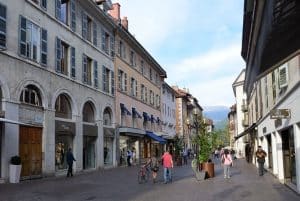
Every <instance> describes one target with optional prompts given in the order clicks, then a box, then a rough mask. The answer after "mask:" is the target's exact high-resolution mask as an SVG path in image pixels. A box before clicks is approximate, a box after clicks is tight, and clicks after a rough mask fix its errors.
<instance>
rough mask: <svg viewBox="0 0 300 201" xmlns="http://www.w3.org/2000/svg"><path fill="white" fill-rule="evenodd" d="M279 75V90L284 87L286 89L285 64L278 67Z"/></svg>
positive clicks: (286, 70) (286, 72)
mask: <svg viewBox="0 0 300 201" xmlns="http://www.w3.org/2000/svg"><path fill="white" fill-rule="evenodd" d="M278 72H279V73H278V74H279V75H278V77H279V79H278V82H279V88H280V89H282V88H284V87H287V86H288V66H287V63H285V64H284V65H282V66H280V67H279V71H278Z"/></svg>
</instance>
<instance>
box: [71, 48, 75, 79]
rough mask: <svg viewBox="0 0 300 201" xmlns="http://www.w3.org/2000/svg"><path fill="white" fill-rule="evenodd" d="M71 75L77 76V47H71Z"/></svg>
mask: <svg viewBox="0 0 300 201" xmlns="http://www.w3.org/2000/svg"><path fill="white" fill-rule="evenodd" d="M71 77H72V78H75V77H76V59H75V47H71Z"/></svg>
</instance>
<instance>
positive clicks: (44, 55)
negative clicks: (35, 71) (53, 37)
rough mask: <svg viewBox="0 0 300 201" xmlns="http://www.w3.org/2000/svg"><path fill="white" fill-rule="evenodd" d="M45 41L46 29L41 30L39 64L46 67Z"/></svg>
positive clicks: (46, 50)
mask: <svg viewBox="0 0 300 201" xmlns="http://www.w3.org/2000/svg"><path fill="white" fill-rule="evenodd" d="M47 40H48V33H47V30H46V29H41V64H42V65H47V53H48V48H47V46H48V45H47Z"/></svg>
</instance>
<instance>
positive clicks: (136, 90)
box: [135, 80, 138, 97]
mask: <svg viewBox="0 0 300 201" xmlns="http://www.w3.org/2000/svg"><path fill="white" fill-rule="evenodd" d="M135 97H138V83H137V80H135Z"/></svg>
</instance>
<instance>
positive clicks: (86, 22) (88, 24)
mask: <svg viewBox="0 0 300 201" xmlns="http://www.w3.org/2000/svg"><path fill="white" fill-rule="evenodd" d="M92 28H93V44H94V45H97V25H96V23H92V19H91V18H90V17H89V16H87V15H86V14H85V13H84V12H82V38H84V39H86V40H88V41H90V42H92Z"/></svg>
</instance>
